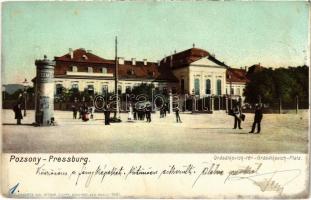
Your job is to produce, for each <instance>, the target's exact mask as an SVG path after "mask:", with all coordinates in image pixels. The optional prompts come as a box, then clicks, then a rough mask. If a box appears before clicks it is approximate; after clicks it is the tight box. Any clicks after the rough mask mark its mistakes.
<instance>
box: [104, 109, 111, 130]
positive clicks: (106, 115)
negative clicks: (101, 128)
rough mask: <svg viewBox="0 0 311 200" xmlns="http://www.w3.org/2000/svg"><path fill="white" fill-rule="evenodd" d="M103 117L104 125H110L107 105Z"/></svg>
mask: <svg viewBox="0 0 311 200" xmlns="http://www.w3.org/2000/svg"><path fill="white" fill-rule="evenodd" d="M104 115H105V125H110V121H109V120H110V107H109V105H108V104H107V105H106V106H105V109H104Z"/></svg>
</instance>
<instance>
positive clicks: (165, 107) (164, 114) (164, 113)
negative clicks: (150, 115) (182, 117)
mask: <svg viewBox="0 0 311 200" xmlns="http://www.w3.org/2000/svg"><path fill="white" fill-rule="evenodd" d="M167 109H168V107H167V104H165V105H164V109H163V111H164V112H163V117H166V111H167Z"/></svg>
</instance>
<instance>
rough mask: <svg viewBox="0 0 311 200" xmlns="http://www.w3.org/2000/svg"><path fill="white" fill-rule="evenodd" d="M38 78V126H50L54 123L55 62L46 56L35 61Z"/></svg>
mask: <svg viewBox="0 0 311 200" xmlns="http://www.w3.org/2000/svg"><path fill="white" fill-rule="evenodd" d="M35 64H36V67H37V78H36V119H35V120H36V124H37V125H40V126H50V125H51V124H53V121H54V66H55V62H54V61H50V60H48V59H47V57H46V56H44V59H43V60H36V61H35Z"/></svg>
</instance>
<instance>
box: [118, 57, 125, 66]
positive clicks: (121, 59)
mask: <svg viewBox="0 0 311 200" xmlns="http://www.w3.org/2000/svg"><path fill="white" fill-rule="evenodd" d="M118 62H119V65H124V57H119V58H118Z"/></svg>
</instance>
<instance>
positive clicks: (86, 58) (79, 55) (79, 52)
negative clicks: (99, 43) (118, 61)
mask: <svg viewBox="0 0 311 200" xmlns="http://www.w3.org/2000/svg"><path fill="white" fill-rule="evenodd" d="M54 59H55V61H67V62H84V63H105V64H113V63H114V61H113V60H106V59H104V58H101V57H99V56H97V55H94V54H92V53H91V52H90V51H86V50H85V49H83V48H80V49H76V50H73V51H72V57H71V55H70V52H68V53H67V54H65V55H63V56H60V57H54Z"/></svg>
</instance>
